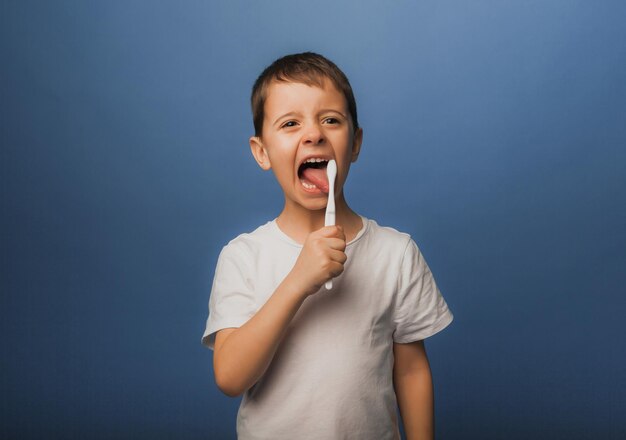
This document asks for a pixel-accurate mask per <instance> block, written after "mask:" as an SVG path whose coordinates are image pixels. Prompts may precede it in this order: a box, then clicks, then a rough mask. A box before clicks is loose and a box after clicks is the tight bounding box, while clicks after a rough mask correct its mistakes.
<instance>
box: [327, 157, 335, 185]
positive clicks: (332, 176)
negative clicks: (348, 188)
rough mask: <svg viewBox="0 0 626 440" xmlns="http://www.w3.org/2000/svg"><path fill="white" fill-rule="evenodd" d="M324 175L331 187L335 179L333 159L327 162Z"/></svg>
mask: <svg viewBox="0 0 626 440" xmlns="http://www.w3.org/2000/svg"><path fill="white" fill-rule="evenodd" d="M326 175H327V176H328V184H329V186H333V185H332V184H333V183H334V182H335V177H337V162H335V160H334V159H331V160H329V161H328V165H327V166H326Z"/></svg>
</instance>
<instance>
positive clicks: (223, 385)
mask: <svg viewBox="0 0 626 440" xmlns="http://www.w3.org/2000/svg"><path fill="white" fill-rule="evenodd" d="M215 385H217V388H219V390H220V391H221V392H222V393H224V394H226V395H227V396H228V397H239V396H241V395H242V394H243V393H244V391H245V389H244V388H243V387H242V386H240V385H238V384H237V383H236V381H235V380H234V379H233V378H232V377H229V376H228V375H227V374H224V372H222V371H221V370H220V369H217V368H216V369H215Z"/></svg>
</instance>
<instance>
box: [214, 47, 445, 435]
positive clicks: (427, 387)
mask: <svg viewBox="0 0 626 440" xmlns="http://www.w3.org/2000/svg"><path fill="white" fill-rule="evenodd" d="M252 111H253V117H254V127H255V136H253V137H251V138H250V148H251V150H252V154H253V156H254V158H255V160H256V161H257V162H258V164H259V166H260V167H261V168H263V169H264V170H269V169H272V170H273V172H274V174H275V176H276V179H277V180H278V183H279V184H280V186H281V188H282V190H283V192H284V195H285V205H284V209H283V211H282V212H281V213H280V215H279V216H278V217H277V218H276V219H275V220H273V221H271V222H268V223H266V224H265V225H262V226H260V227H259V228H257V229H256V230H255V231H253V232H251V233H249V234H242V235H240V236H238V237H237V238H235V239H234V240H232V241H230V242H229V243H228V245H226V246H225V247H224V248H223V249H222V252H221V253H220V256H219V259H218V263H217V268H216V272H215V278H214V281H213V288H212V291H211V297H210V301H209V317H208V320H207V326H206V331H205V332H204V335H203V338H202V341H203V343H204V344H205V345H207V346H208V347H209V348H211V349H213V350H214V358H213V360H214V371H215V380H216V383H217V385H218V387H219V388H220V390H222V391H223V392H224V393H226V394H227V395H229V396H233V397H234V396H238V395H241V394H242V393H243V394H244V396H243V400H242V403H241V406H240V408H239V413H238V415H237V435H238V438H239V439H243V440H247V439H273V440H277V439H290V440H291V439H323V440H332V439H348V438H350V439H372V440H382V439H399V438H400V435H399V429H398V422H397V420H396V408H397V405H399V407H400V414H401V416H402V420H403V422H404V428H405V431H406V434H407V437H408V438H409V439H427V438H433V436H434V433H433V431H434V428H433V424H434V422H433V418H434V417H433V387H432V379H431V373H430V368H429V364H428V359H427V356H426V351H425V348H424V344H423V339H424V338H426V337H429V336H432V335H433V334H435V333H437V332H439V331H440V330H442V329H443V328H444V327H446V326H447V325H448V324H449V323H450V322H451V321H452V314H451V313H450V311H449V310H448V307H447V305H446V302H445V301H444V299H443V297H442V296H441V294H440V292H439V289H438V288H437V286H436V285H435V281H434V278H433V276H432V274H431V272H430V270H429V269H428V266H427V264H426V262H425V261H424V259H423V257H422V256H421V254H420V252H419V250H418V248H417V246H416V244H415V242H414V241H413V240H412V239H411V237H410V236H409V235H408V234H404V233H401V232H398V231H396V230H395V229H392V228H388V227H381V226H379V225H378V224H377V223H376V222H375V221H373V220H371V219H366V218H365V217H363V216H360V215H358V214H357V213H355V212H354V211H352V210H351V209H350V207H349V206H348V204H347V203H346V200H345V197H344V194H343V185H344V183H345V181H346V178H347V177H348V171H349V169H350V164H351V163H352V162H355V161H356V160H357V158H358V155H359V151H360V148H361V141H362V138H363V131H362V129H361V128H360V127H359V124H358V121H357V112H356V103H355V100H354V96H353V93H352V89H351V87H350V83H349V82H348V79H347V78H346V77H345V75H344V74H343V72H341V70H339V68H337V66H336V65H335V64H333V63H332V62H330V61H329V60H327V59H326V58H324V57H322V56H320V55H317V54H314V53H310V52H307V53H303V54H296V55H288V56H286V57H283V58H280V59H278V60H276V61H275V62H274V63H273V64H272V65H270V66H269V67H268V68H266V69H265V71H264V72H263V73H262V74H261V75H260V76H259V78H258V79H257V81H256V83H255V84H254V87H253V90H252ZM330 159H334V160H335V161H336V163H337V178H336V182H335V201H336V202H335V203H336V219H337V226H328V227H324V215H325V208H326V204H327V201H328V179H327V178H326V170H325V167H326V164H327V163H328V160H330ZM330 279H333V287H332V289H331V290H326V289H325V287H323V286H324V284H325V282H326V281H328V280H330Z"/></svg>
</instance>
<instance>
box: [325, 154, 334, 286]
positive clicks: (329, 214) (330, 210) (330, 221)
mask: <svg viewBox="0 0 626 440" xmlns="http://www.w3.org/2000/svg"><path fill="white" fill-rule="evenodd" d="M326 174H327V175H328V203H327V205H326V217H325V219H324V226H334V225H335V177H337V162H335V161H334V160H333V159H331V160H329V161H328V166H327V167H326ZM325 286H326V290H330V289H332V288H333V280H328V281H326V284H325Z"/></svg>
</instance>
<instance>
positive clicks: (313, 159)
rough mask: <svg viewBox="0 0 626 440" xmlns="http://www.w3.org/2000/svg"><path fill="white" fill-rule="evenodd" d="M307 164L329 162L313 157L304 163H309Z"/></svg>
mask: <svg viewBox="0 0 626 440" xmlns="http://www.w3.org/2000/svg"><path fill="white" fill-rule="evenodd" d="M307 162H328V160H327V159H320V158H319V157H317V158H316V157H312V158H310V159H307V160H305V161H304V163H307Z"/></svg>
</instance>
